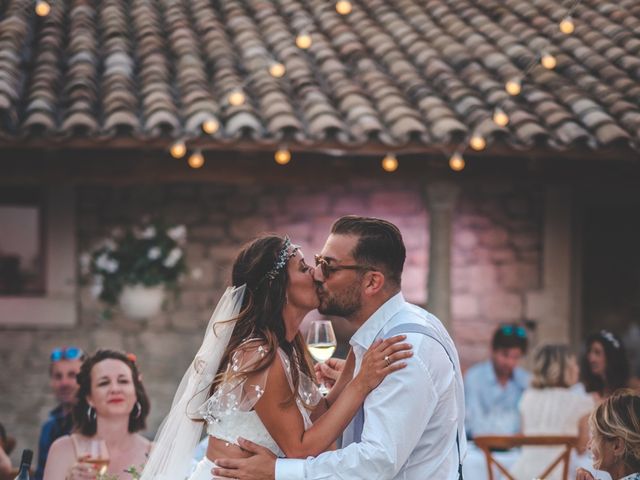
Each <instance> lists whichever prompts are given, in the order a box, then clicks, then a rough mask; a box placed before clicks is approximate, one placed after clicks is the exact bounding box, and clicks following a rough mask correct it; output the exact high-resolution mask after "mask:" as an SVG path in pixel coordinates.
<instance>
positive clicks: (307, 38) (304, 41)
mask: <svg viewBox="0 0 640 480" xmlns="http://www.w3.org/2000/svg"><path fill="white" fill-rule="evenodd" d="M296 45H297V46H298V48H301V49H303V50H306V49H307V48H309V47H310V46H311V35H309V34H308V33H306V32H303V33H301V34H300V35H298V36H297V37H296Z"/></svg>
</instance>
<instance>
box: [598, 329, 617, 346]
mask: <svg viewBox="0 0 640 480" xmlns="http://www.w3.org/2000/svg"><path fill="white" fill-rule="evenodd" d="M600 336H601V337H602V338H604V339H605V340H607V341H608V342H609V343H610V344H611V345H613V348H615V349H618V348H620V342H619V341H618V339H617V338H616V337H614V336H613V333H611V332H610V331H609V330H600Z"/></svg>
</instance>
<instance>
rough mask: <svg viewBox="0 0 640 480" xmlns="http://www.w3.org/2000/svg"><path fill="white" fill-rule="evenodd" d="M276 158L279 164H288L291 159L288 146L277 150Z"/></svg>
mask: <svg viewBox="0 0 640 480" xmlns="http://www.w3.org/2000/svg"><path fill="white" fill-rule="evenodd" d="M274 158H275V160H276V163H277V164H278V165H286V164H287V163H289V162H290V161H291V152H290V151H289V150H287V149H286V148H281V149H279V150H277V151H276V153H275V155H274Z"/></svg>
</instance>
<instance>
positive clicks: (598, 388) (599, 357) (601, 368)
mask: <svg viewBox="0 0 640 480" xmlns="http://www.w3.org/2000/svg"><path fill="white" fill-rule="evenodd" d="M585 346H586V349H585V355H584V357H583V359H582V364H581V370H580V374H581V381H582V384H583V385H584V388H585V390H586V391H587V392H589V393H595V394H597V395H598V397H600V399H602V398H606V397H608V396H609V395H611V394H612V393H613V392H615V391H616V390H617V389H618V388H626V387H628V386H629V376H630V372H629V359H628V358H627V353H626V350H625V348H624V345H623V343H622V340H620V338H618V337H617V336H616V335H615V334H613V333H611V332H610V331H608V330H600V331H599V332H595V333H593V334H591V335H589V336H588V337H587V340H586V342H585Z"/></svg>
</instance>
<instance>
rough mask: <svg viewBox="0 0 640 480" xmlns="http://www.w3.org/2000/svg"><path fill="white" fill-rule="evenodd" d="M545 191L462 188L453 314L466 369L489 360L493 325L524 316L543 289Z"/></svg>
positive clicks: (454, 261) (520, 187) (455, 243)
mask: <svg viewBox="0 0 640 480" xmlns="http://www.w3.org/2000/svg"><path fill="white" fill-rule="evenodd" d="M542 206H543V202H542V195H541V192H540V190H539V189H538V188H535V187H531V186H526V185H514V186H509V185H507V184H504V185H500V184H498V185H492V184H489V185H483V186H478V187H466V188H464V190H463V192H462V194H461V197H460V199H459V201H458V205H457V209H456V214H455V217H454V225H453V258H452V292H453V296H452V299H451V301H452V317H453V330H454V335H455V339H456V343H457V344H458V346H459V350H460V357H461V362H462V367H463V369H466V368H467V367H469V366H470V365H471V364H473V363H475V362H476V361H479V360H482V359H485V358H486V357H487V355H488V351H489V347H488V345H489V342H490V340H491V336H492V334H493V330H494V329H495V327H496V326H497V325H499V324H502V323H508V322H522V321H523V320H526V319H525V317H524V312H525V299H526V293H527V292H529V291H532V290H536V289H539V288H540V286H541V285H540V282H541V273H542V271H541V260H542V258H541V255H542Z"/></svg>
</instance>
